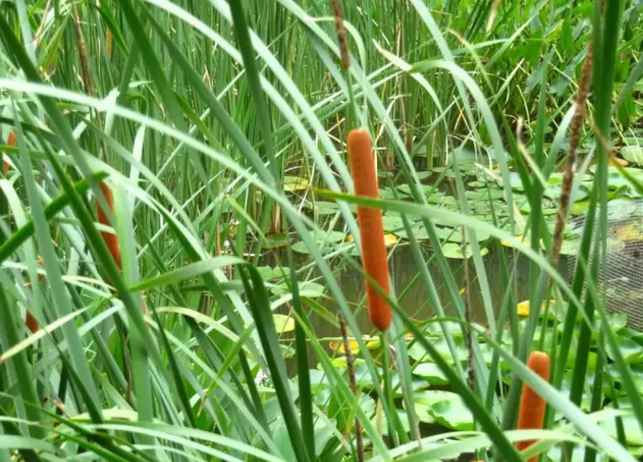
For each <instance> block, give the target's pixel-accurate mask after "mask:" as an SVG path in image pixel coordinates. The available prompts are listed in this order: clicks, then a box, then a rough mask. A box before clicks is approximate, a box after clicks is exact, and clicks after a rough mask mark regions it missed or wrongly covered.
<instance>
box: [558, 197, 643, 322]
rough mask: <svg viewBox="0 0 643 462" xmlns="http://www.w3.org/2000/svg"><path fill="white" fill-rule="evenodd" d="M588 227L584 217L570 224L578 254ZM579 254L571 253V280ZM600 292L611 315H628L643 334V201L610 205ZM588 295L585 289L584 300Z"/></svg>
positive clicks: (600, 268) (630, 320)
mask: <svg viewBox="0 0 643 462" xmlns="http://www.w3.org/2000/svg"><path fill="white" fill-rule="evenodd" d="M598 215H599V214H598V213H596V220H594V223H593V226H594V230H593V233H592V236H595V235H596V225H597V224H598ZM585 225H586V220H585V217H578V218H576V219H574V220H572V221H571V223H570V229H569V231H570V232H571V234H572V235H573V236H574V237H577V238H578V240H576V241H575V243H577V245H575V246H574V247H575V249H576V251H577V250H578V245H579V243H580V236H581V235H582V232H583V229H584V227H585ZM592 248H593V243H592ZM576 251H572V252H571V255H570V258H569V259H568V263H567V271H568V275H569V278H570V280H571V279H572V278H573V275H574V271H575V267H576V258H575V257H574V254H575V253H576ZM590 264H591V258H590ZM598 290H599V292H600V293H601V294H603V295H604V297H605V302H606V307H607V310H608V311H610V312H619V313H625V314H627V319H628V324H629V325H630V326H632V327H634V328H636V329H638V330H643V201H636V202H632V201H630V202H623V201H615V202H612V203H610V204H608V206H607V252H606V256H605V259H604V262H603V264H602V265H601V266H600V267H599V275H598ZM585 292H586V287H585V288H584V290H583V298H584V296H585Z"/></svg>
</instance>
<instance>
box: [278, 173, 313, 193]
mask: <svg viewBox="0 0 643 462" xmlns="http://www.w3.org/2000/svg"><path fill="white" fill-rule="evenodd" d="M309 187H310V180H308V178H304V177H299V176H289V175H286V176H284V178H283V188H284V191H286V192H297V191H304V190H306V189H308V188H309Z"/></svg>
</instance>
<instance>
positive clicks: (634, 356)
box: [607, 335, 643, 364]
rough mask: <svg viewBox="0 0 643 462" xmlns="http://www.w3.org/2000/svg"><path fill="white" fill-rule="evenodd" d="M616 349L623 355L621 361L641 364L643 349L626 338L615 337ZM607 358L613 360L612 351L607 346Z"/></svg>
mask: <svg viewBox="0 0 643 462" xmlns="http://www.w3.org/2000/svg"><path fill="white" fill-rule="evenodd" d="M616 340H617V342H618V348H619V350H620V351H621V354H622V355H623V359H625V362H626V363H628V364H636V363H642V362H643V357H642V355H643V347H642V346H641V345H639V344H638V343H636V342H635V341H634V340H632V339H631V338H628V337H622V336H620V335H617V336H616ZM607 356H608V357H609V358H610V359H612V360H614V350H613V349H612V347H611V346H610V345H609V344H607Z"/></svg>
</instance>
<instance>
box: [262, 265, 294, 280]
mask: <svg viewBox="0 0 643 462" xmlns="http://www.w3.org/2000/svg"><path fill="white" fill-rule="evenodd" d="M257 271H259V274H260V275H261V277H262V278H263V279H264V280H266V281H268V280H270V279H279V278H282V277H284V275H285V276H288V275H289V274H290V268H288V267H286V268H283V267H277V268H270V267H269V266H259V267H257Z"/></svg>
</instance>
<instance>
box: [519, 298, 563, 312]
mask: <svg viewBox="0 0 643 462" xmlns="http://www.w3.org/2000/svg"><path fill="white" fill-rule="evenodd" d="M546 305H547V304H546V302H542V304H541V305H540V307H541V310H540V316H543V315H544V314H545V308H546ZM554 305H556V301H555V300H551V301H550V302H549V306H550V307H553V306H554ZM516 312H517V313H518V316H529V300H525V301H523V302H520V303H518V305H517V306H516Z"/></svg>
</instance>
